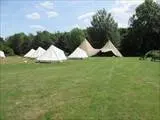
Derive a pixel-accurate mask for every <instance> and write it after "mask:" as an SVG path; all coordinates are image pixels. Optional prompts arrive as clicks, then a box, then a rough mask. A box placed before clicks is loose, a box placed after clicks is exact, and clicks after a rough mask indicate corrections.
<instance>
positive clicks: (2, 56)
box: [0, 50, 6, 58]
mask: <svg viewBox="0 0 160 120" xmlns="http://www.w3.org/2000/svg"><path fill="white" fill-rule="evenodd" d="M5 57H6V56H5V54H4V52H3V51H1V50H0V58H5Z"/></svg>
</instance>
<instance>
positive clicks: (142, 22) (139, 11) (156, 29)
mask: <svg viewBox="0 0 160 120" xmlns="http://www.w3.org/2000/svg"><path fill="white" fill-rule="evenodd" d="M159 20H160V5H159V4H157V3H156V2H153V0H145V2H144V3H142V4H141V5H139V6H138V7H137V8H136V13H135V14H134V15H133V16H132V17H131V18H130V30H129V32H128V35H127V38H128V40H129V41H126V42H128V43H129V44H130V45H132V48H130V46H128V51H132V52H133V54H134V55H141V54H144V53H146V52H147V51H149V50H152V49H160V22H159Z"/></svg>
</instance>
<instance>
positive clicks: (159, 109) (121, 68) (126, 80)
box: [0, 57, 160, 120]
mask: <svg viewBox="0 0 160 120" xmlns="http://www.w3.org/2000/svg"><path fill="white" fill-rule="evenodd" d="M24 60H25V59H24V58H20V57H8V58H7V59H6V60H3V61H2V60H1V65H0V69H1V71H0V120H160V62H151V61H147V60H145V61H140V60H138V58H107V57H102V58H100V57H99V58H98V57H95V58H89V59H86V60H69V61H66V62H63V63H55V64H44V63H43V64H40V63H35V62H34V61H32V60H29V61H28V63H24Z"/></svg>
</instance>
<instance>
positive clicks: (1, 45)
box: [0, 37, 14, 55]
mask: <svg viewBox="0 0 160 120" xmlns="http://www.w3.org/2000/svg"><path fill="white" fill-rule="evenodd" d="M0 50H2V51H3V52H4V53H5V55H14V52H13V50H12V49H11V48H10V47H8V46H7V45H6V42H5V40H3V38H2V37H0Z"/></svg>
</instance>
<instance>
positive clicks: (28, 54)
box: [24, 49, 35, 58]
mask: <svg viewBox="0 0 160 120" xmlns="http://www.w3.org/2000/svg"><path fill="white" fill-rule="evenodd" d="M34 52H35V50H34V49H31V50H30V51H28V52H27V53H26V54H25V55H24V57H28V58H30V57H31V56H32V54H33V53H34Z"/></svg>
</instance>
